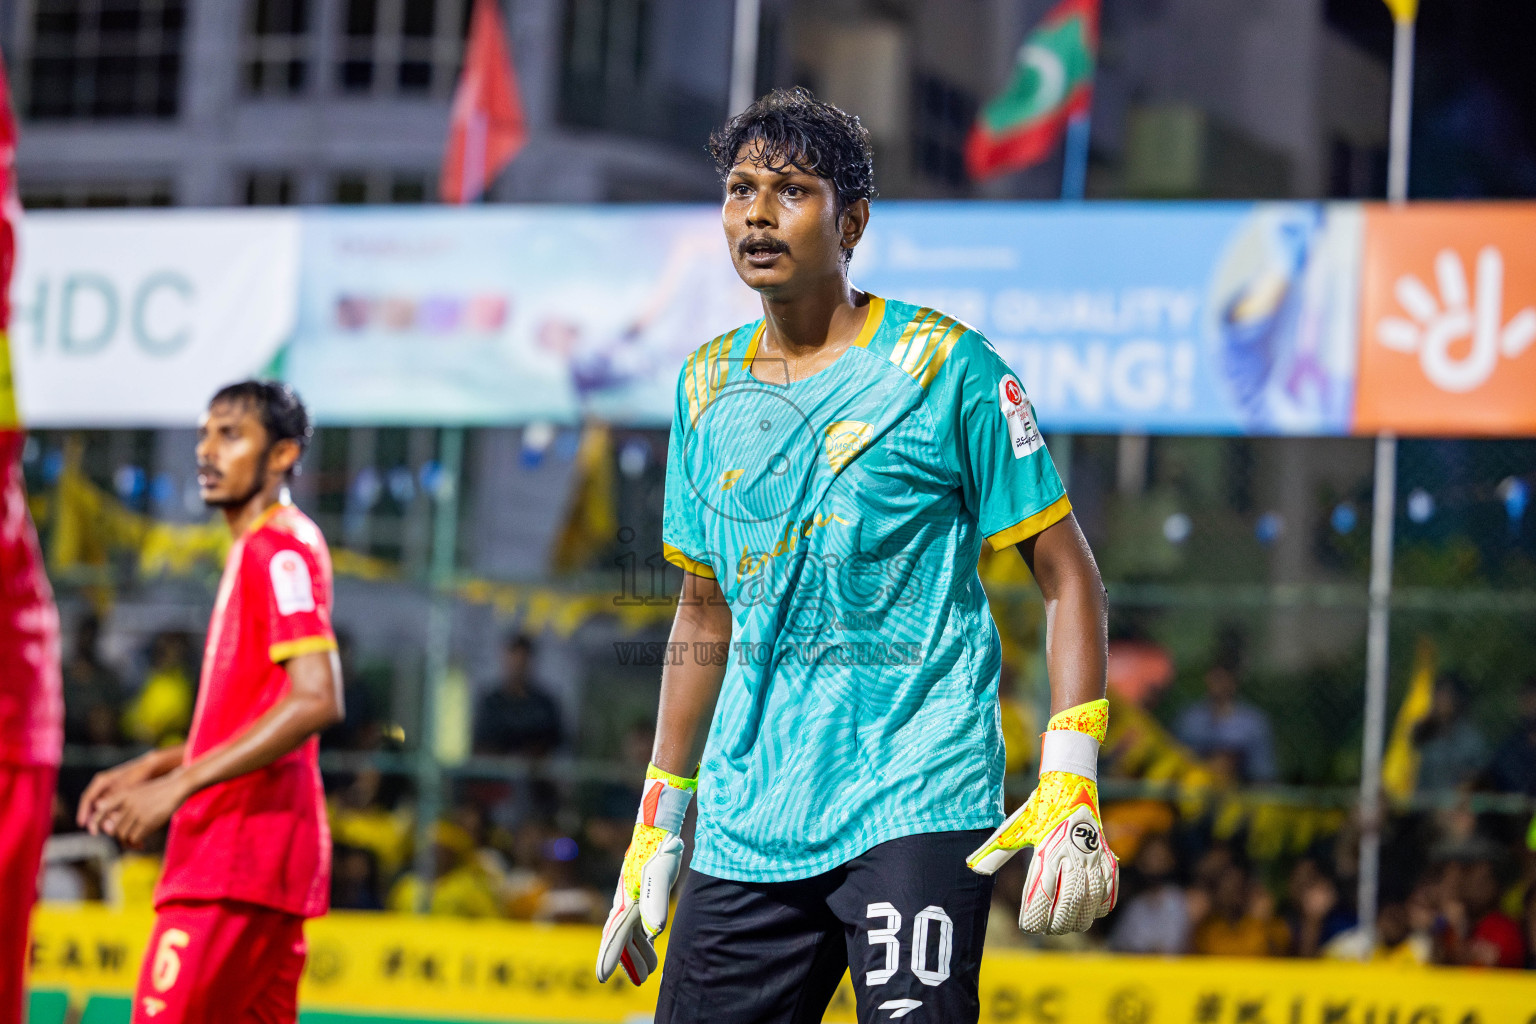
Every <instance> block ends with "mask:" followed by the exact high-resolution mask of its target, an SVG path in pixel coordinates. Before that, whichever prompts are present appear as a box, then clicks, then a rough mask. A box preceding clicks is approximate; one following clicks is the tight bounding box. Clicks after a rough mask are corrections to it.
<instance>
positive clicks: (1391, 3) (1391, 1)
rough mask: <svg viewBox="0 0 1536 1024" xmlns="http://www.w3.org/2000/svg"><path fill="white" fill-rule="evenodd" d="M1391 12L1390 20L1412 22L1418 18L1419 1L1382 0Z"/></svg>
mask: <svg viewBox="0 0 1536 1024" xmlns="http://www.w3.org/2000/svg"><path fill="white" fill-rule="evenodd" d="M1382 2H1383V3H1385V4H1386V5H1387V10H1389V11H1391V12H1392V20H1393V21H1397V22H1403V21H1412V20H1413V19H1414V18H1417V17H1418V16H1419V0H1382Z"/></svg>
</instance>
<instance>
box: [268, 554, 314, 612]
mask: <svg viewBox="0 0 1536 1024" xmlns="http://www.w3.org/2000/svg"><path fill="white" fill-rule="evenodd" d="M271 574H272V596H273V598H274V599H275V600H276V601H277V614H279V615H293V614H295V613H296V612H312V611H314V610H315V585H314V583H313V582H312V581H311V580H310V577H309V566H307V565H305V564H304V557H303V556H302V555H300V554H299V553H298V552H297V551H292V550H288V551H279V552H278V553H277V554H275V555H273V556H272V565H271Z"/></svg>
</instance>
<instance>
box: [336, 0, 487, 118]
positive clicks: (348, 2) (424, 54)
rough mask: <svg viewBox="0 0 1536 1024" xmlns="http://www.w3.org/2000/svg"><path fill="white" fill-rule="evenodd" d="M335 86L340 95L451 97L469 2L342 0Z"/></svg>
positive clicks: (467, 23)
mask: <svg viewBox="0 0 1536 1024" xmlns="http://www.w3.org/2000/svg"><path fill="white" fill-rule="evenodd" d="M341 4H342V8H341V38H340V42H339V44H338V45H339V48H340V50H339V53H338V54H337V62H336V81H337V84H338V85H339V86H340V88H341V89H342V91H344V92H353V93H383V94H401V93H403V94H420V95H435V96H445V95H447V94H448V93H450V92H452V91H453V86H454V82H455V80H456V79H457V78H458V73H459V63H460V61H461V60H462V59H463V56H464V37H465V34H466V33H467V32H468V31H469V15H470V10H471V8H472V6H473V0H341Z"/></svg>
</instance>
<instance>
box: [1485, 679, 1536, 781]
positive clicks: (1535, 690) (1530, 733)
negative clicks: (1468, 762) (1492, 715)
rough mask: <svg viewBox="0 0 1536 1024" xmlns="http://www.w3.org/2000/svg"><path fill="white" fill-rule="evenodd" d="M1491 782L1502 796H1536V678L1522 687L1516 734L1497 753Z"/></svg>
mask: <svg viewBox="0 0 1536 1024" xmlns="http://www.w3.org/2000/svg"><path fill="white" fill-rule="evenodd" d="M1488 783H1489V785H1490V786H1492V787H1493V788H1494V789H1496V790H1498V791H1499V792H1501V793H1524V794H1525V795H1526V796H1536V676H1531V677H1530V678H1529V679H1527V680H1526V681H1525V685H1524V686H1522V687H1521V688H1520V696H1519V698H1518V701H1517V703H1516V705H1515V731H1514V732H1513V733H1511V734H1510V736H1509V738H1508V739H1506V740H1505V741H1504V742H1503V743H1502V744H1500V745H1499V749H1498V750H1497V751H1495V752H1494V755H1493V762H1492V763H1491V764H1490V765H1489V767H1488Z"/></svg>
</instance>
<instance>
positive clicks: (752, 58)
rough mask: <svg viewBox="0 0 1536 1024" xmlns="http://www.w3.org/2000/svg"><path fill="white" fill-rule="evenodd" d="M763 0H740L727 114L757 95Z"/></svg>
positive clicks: (733, 46)
mask: <svg viewBox="0 0 1536 1024" xmlns="http://www.w3.org/2000/svg"><path fill="white" fill-rule="evenodd" d="M761 19H762V0H736V19H735V33H734V35H735V38H734V39H733V40H732V43H731V92H730V98H729V99H728V100H727V102H726V106H727V108H728V109H727V110H726V116H727V117H735V116H736V115H737V114H739V113H741V112H742V111H743V110H746V109H747V107H748V106H750V105H751V103H752V101H753V100H754V99H756V98H757V97H756V96H754V95H753V93H755V92H757V30H758V22H759V21H760V20H761Z"/></svg>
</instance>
